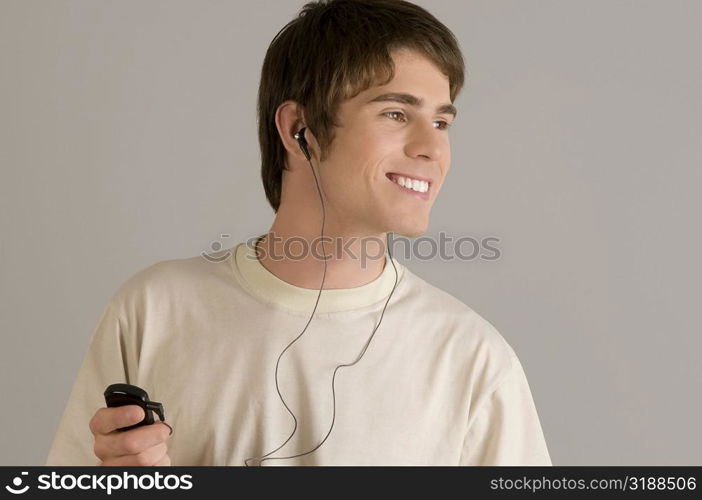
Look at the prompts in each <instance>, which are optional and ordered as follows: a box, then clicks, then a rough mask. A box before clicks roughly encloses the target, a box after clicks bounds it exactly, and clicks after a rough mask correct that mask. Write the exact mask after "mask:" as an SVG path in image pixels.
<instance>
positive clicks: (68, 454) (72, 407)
mask: <svg viewBox="0 0 702 500" xmlns="http://www.w3.org/2000/svg"><path fill="white" fill-rule="evenodd" d="M128 353H129V347H128V343H127V341H126V339H125V336H124V325H123V323H121V322H120V319H119V317H118V316H117V315H116V314H115V312H114V310H113V308H112V306H111V304H108V305H107V306H106V307H105V309H104V311H103V313H102V316H101V318H100V320H99V321H98V325H97V327H96V328H95V330H94V332H93V336H92V338H91V340H90V344H89V347H88V349H87V352H86V354H85V356H84V358H83V362H82V364H81V366H80V368H79V370H78V375H77V377H76V379H75V381H74V384H73V388H72V390H71V393H70V396H69V398H68V402H67V404H66V406H65V409H64V412H63V416H62V418H61V420H60V423H59V426H58V429H57V431H56V434H55V436H54V439H53V443H52V445H51V447H50V449H49V454H48V458H47V460H46V465H54V466H69V465H71V466H73V465H99V464H100V462H101V460H100V459H99V458H97V457H96V456H95V454H94V451H93V446H94V443H95V441H94V436H93V434H92V433H91V432H90V427H89V425H90V419H91V418H92V417H93V415H94V414H95V412H96V411H97V410H98V409H99V408H101V407H104V406H105V397H104V395H103V394H104V391H105V389H106V388H107V386H108V385H110V384H115V383H129V375H130V373H129V371H130V368H132V369H133V360H134V356H130V355H129V354H128ZM132 371H133V370H132Z"/></svg>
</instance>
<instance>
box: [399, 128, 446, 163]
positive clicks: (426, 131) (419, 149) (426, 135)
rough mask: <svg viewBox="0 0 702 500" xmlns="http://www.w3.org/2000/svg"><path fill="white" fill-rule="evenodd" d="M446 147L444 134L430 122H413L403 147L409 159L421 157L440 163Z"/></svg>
mask: <svg viewBox="0 0 702 500" xmlns="http://www.w3.org/2000/svg"><path fill="white" fill-rule="evenodd" d="M447 147H448V140H447V136H446V132H443V131H441V130H440V129H437V128H435V127H434V123H433V122H431V123H429V124H428V125H427V124H426V123H425V122H422V123H418V122H415V126H414V128H413V129H412V131H411V132H410V137H409V139H408V141H407V145H406V146H405V153H406V154H407V156H409V157H411V158H415V157H418V156H423V157H425V158H427V159H429V160H434V161H440V160H441V158H442V157H443V154H444V150H445V149H446V148H447Z"/></svg>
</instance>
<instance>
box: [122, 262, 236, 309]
mask: <svg viewBox="0 0 702 500" xmlns="http://www.w3.org/2000/svg"><path fill="white" fill-rule="evenodd" d="M227 252H229V253H227ZM230 256H231V253H230V251H229V250H223V251H221V252H218V254H209V255H206V256H203V255H196V256H191V257H185V258H175V259H166V260H161V261H157V262H155V263H153V264H150V265H148V266H146V267H144V268H142V269H139V270H137V271H136V272H134V273H133V274H132V275H130V276H128V278H127V279H126V280H125V281H124V282H122V284H121V285H120V286H119V287H118V288H117V290H116V291H115V292H114V294H113V295H112V297H111V298H110V305H111V306H112V308H114V309H116V310H121V311H125V310H126V311H128V310H134V309H140V308H142V307H143V306H146V305H149V304H154V303H159V302H163V301H164V300H166V299H169V300H170V299H174V298H175V299H177V298H179V297H180V298H185V297H184V296H185V295H189V294H195V295H197V294H198V293H202V292H204V291H206V290H208V289H210V288H211V286H212V284H213V283H215V282H228V281H227V280H228V276H229V274H230V271H231V263H230V260H229V259H230ZM213 257H214V258H213ZM181 303H183V302H181Z"/></svg>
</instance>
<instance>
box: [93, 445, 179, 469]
mask: <svg viewBox="0 0 702 500" xmlns="http://www.w3.org/2000/svg"><path fill="white" fill-rule="evenodd" d="M167 454H168V446H166V443H160V444H157V445H156V446H152V447H151V448H148V449H146V450H144V451H142V452H140V453H136V454H134V455H123V456H121V457H111V458H108V459H106V460H104V461H103V463H102V465H105V466H110V467H149V466H153V465H156V464H157V463H159V462H161V461H163V459H164V457H165V456H167Z"/></svg>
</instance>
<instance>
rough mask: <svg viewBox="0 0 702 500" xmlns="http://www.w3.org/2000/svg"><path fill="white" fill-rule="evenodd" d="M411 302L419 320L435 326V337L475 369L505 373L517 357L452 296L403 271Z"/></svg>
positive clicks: (482, 320) (502, 339)
mask: <svg viewBox="0 0 702 500" xmlns="http://www.w3.org/2000/svg"><path fill="white" fill-rule="evenodd" d="M406 272H407V278H408V285H409V287H408V288H409V289H410V292H409V293H408V295H409V296H410V297H409V298H410V301H411V302H412V303H414V304H415V306H414V307H415V308H418V309H419V312H420V314H421V315H422V316H424V317H425V318H427V319H428V321H429V322H431V323H432V324H434V325H436V326H437V328H433V329H432V331H433V332H434V335H437V336H440V337H442V338H441V339H440V340H441V341H443V342H447V344H449V345H451V346H452V350H455V351H457V353H458V355H460V356H468V357H469V358H470V364H471V366H472V367H473V368H474V369H481V368H482V369H485V370H489V371H496V372H504V371H506V370H508V369H509V368H510V367H511V365H512V363H513V359H512V358H514V357H516V353H515V352H514V350H513V348H512V346H511V345H510V344H509V343H508V342H507V340H506V339H505V337H504V336H503V335H502V334H501V333H500V331H499V330H498V329H497V328H496V327H495V325H494V324H493V323H492V322H490V321H489V320H488V319H486V318H485V317H484V316H482V315H481V314H480V313H479V312H478V311H476V310H475V309H474V308H473V307H471V306H469V305H468V304H466V303H465V302H463V301H461V300H460V299H458V298H457V297H455V296H454V295H452V294H451V293H449V292H447V291H445V290H442V289H441V288H439V287H437V286H435V285H433V284H431V283H429V282H428V281H426V280H424V279H423V278H421V277H419V276H417V275H416V274H414V273H412V272H411V271H409V269H406Z"/></svg>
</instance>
